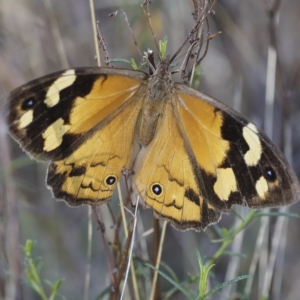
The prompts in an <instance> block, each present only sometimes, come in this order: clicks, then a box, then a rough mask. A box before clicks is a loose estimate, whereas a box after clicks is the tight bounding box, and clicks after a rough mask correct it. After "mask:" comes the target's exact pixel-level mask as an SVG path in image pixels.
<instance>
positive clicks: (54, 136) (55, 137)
mask: <svg viewBox="0 0 300 300" xmlns="http://www.w3.org/2000/svg"><path fill="white" fill-rule="evenodd" d="M70 127H71V126H70V125H64V120H63V119H62V118H60V119H58V120H56V121H55V122H54V123H52V124H51V125H50V126H49V127H48V128H47V129H46V130H45V131H44V132H43V134H42V136H43V138H44V147H43V150H44V151H46V152H49V151H52V150H54V149H56V148H57V147H59V146H60V144H61V143H62V138H63V135H64V134H65V133H66V132H67V131H68V130H69V128H70Z"/></svg>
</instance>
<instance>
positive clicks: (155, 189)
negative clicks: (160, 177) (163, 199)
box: [151, 183, 163, 196]
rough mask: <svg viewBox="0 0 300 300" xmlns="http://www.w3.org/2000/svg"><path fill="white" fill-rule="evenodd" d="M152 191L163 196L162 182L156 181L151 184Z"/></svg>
mask: <svg viewBox="0 0 300 300" xmlns="http://www.w3.org/2000/svg"><path fill="white" fill-rule="evenodd" d="M151 191H152V193H153V194H154V195H156V196H161V195H162V192H163V187H162V186H161V184H158V183H154V184H152V186H151Z"/></svg>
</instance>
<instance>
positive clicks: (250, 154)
mask: <svg viewBox="0 0 300 300" xmlns="http://www.w3.org/2000/svg"><path fill="white" fill-rule="evenodd" d="M243 137H244V139H245V141H246V142H247V144H248V146H249V150H248V151H247V152H246V153H245V155H244V160H245V162H246V164H247V165H248V166H256V165H257V164H258V162H259V160H260V158H261V154H262V147H261V143H260V140H259V137H258V130H257V128H256V126H255V125H254V124H252V123H249V124H248V125H247V126H245V127H244V128H243Z"/></svg>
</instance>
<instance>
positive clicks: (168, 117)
mask: <svg viewBox="0 0 300 300" xmlns="http://www.w3.org/2000/svg"><path fill="white" fill-rule="evenodd" d="M185 146H186V145H185V141H184V137H183V135H182V132H180V129H179V127H178V120H177V119H176V116H175V114H174V112H173V107H172V105H171V103H168V104H167V105H166V106H165V110H164V112H162V117H161V119H160V122H159V124H158V125H157V134H156V135H155V137H154V139H153V140H152V142H151V143H150V144H149V145H148V146H147V147H146V148H144V149H142V150H141V151H140V153H139V154H138V157H137V161H136V163H135V165H134V173H135V175H134V177H133V189H134V191H135V193H136V194H138V195H140V196H141V197H142V199H144V202H145V204H146V206H148V207H151V208H153V210H154V211H155V214H156V215H157V216H159V217H161V218H163V219H167V220H169V221H171V223H172V224H173V225H174V226H175V227H176V228H179V229H181V230H184V229H187V228H194V229H198V230H199V229H201V228H205V227H206V226H207V225H208V224H211V223H215V222H217V221H218V219H219V217H220V211H218V210H216V209H215V208H214V207H213V206H211V205H210V204H209V203H208V202H207V201H205V198H207V195H206V192H205V188H204V189H202V190H200V189H199V185H198V183H197V180H196V178H195V174H194V170H193V165H192V164H191V160H190V157H189V155H188V152H187V149H186V147H185Z"/></svg>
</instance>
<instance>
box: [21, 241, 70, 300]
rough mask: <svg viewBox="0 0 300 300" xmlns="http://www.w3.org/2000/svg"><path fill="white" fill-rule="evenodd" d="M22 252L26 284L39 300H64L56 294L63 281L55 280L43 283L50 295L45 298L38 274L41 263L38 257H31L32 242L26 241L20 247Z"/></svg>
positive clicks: (45, 294)
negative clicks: (58, 299) (37, 295)
mask: <svg viewBox="0 0 300 300" xmlns="http://www.w3.org/2000/svg"><path fill="white" fill-rule="evenodd" d="M21 247H22V249H23V252H24V256H25V257H24V265H25V273H26V277H27V284H28V285H29V286H30V287H31V288H32V289H34V290H35V291H36V292H37V293H38V294H39V296H40V297H41V299H43V300H54V299H57V298H60V299H65V298H64V297H63V296H61V295H59V294H58V291H59V288H60V286H61V284H62V282H63V281H64V279H62V278H61V279H57V280H56V281H55V282H51V281H50V280H47V279H45V280H44V283H45V284H46V285H47V286H48V287H49V289H50V295H49V296H47V293H46V291H45V289H44V287H43V283H42V279H41V277H40V273H41V270H42V267H43V262H42V260H41V258H40V257H38V258H35V259H34V258H33V257H32V249H33V242H32V240H27V241H26V243H25V245H24V246H21Z"/></svg>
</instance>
